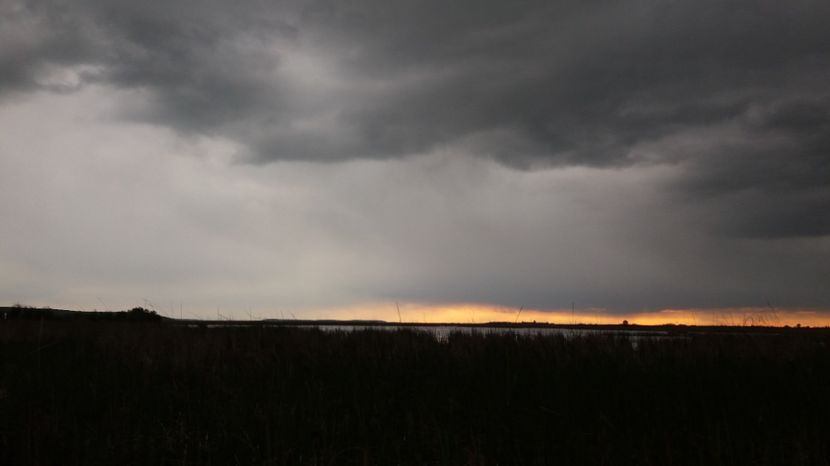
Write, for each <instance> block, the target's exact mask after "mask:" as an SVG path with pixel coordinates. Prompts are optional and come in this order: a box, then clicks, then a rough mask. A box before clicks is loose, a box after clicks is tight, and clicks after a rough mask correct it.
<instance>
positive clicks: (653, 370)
mask: <svg viewBox="0 0 830 466" xmlns="http://www.w3.org/2000/svg"><path fill="white" fill-rule="evenodd" d="M828 344H830V335H829V334H828V333H827V332H826V331H822V330H807V329H800V330H796V329H792V330H789V331H782V332H777V333H775V332H769V333H740V334H728V333H712V334H688V335H686V336H683V337H678V338H669V339H659V340H658V339H655V340H649V339H645V340H641V341H639V344H638V346H637V348H636V349H635V348H633V347H632V344H631V342H630V341H628V340H626V339H625V338H623V337H609V336H604V337H603V336H594V337H581V338H575V339H570V340H566V339H564V338H562V337H559V336H553V337H544V338H516V337H514V336H511V335H492V336H486V337H485V336H471V335H460V334H459V335H452V336H450V338H449V340H448V341H446V342H438V341H436V340H435V339H434V338H432V337H431V336H430V335H427V334H424V333H418V332H413V331H407V330H402V331H398V332H389V331H361V332H355V333H324V332H322V331H319V330H314V329H296V328H257V327H247V328H246V327H240V328H204V327H200V328H187V327H182V326H175V325H172V324H170V323H167V322H158V323H144V322H106V321H101V322H59V321H43V322H38V321H0V464H8V465H17V464H20V465H45V464H48V465H80V464H107V465H110V464H112V465H114V464H170V465H186V464H213V465H233V464H242V465H248V464H251V465H255V464H284V465H329V464H375V465H395V464H406V465H409V464H412V465H416V464H418V465H419V464H438V465H491V464H492V465H495V464H501V465H543V464H544V465H553V464H573V465H592V464H638V465H673V464H696V465H734V464H753V465H787V464H793V465H826V464H830V347H829V346H828Z"/></svg>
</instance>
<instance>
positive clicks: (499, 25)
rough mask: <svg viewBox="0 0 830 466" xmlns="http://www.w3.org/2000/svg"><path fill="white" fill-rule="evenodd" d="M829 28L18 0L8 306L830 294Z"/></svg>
mask: <svg viewBox="0 0 830 466" xmlns="http://www.w3.org/2000/svg"><path fill="white" fill-rule="evenodd" d="M828 24H830V2H828V1H827V0H816V1H810V0H789V1H786V2H785V1H780V0H751V1H724V0H694V1H692V0H674V1H671V0H670V1H666V0H642V1H626V2H620V1H586V0H573V1H569V0H564V1H562V0H560V1H550V0H545V1H510V2H507V1H488V0H475V1H473V0H470V1H452V2H447V1H432V0H393V1H390V0H358V1H340V0H305V1H264V0H256V1H254V0H251V1H234V2H230V1H225V0H221V1H219V0H216V1H210V0H208V1H204V0H202V1H165V2H137V1H127V0H66V1H62V0H54V1H48V0H43V1H30V2H27V1H14V0H0V298H2V301H4V303H5V304H10V303H14V302H20V303H24V304H34V305H51V306H55V307H76V308H85V309H90V308H126V307H132V306H134V305H144V304H146V303H151V304H153V305H155V306H157V307H159V308H160V309H168V308H173V307H178V306H179V304H183V306H185V307H186V309H188V312H190V313H192V314H193V315H202V316H215V313H216V309H236V310H254V311H255V312H256V313H257V315H260V316H263V317H274V316H277V317H278V316H279V315H278V314H279V313H281V312H292V313H294V314H295V315H297V316H298V317H299V316H302V315H304V313H306V314H307V315H317V314H313V313H312V312H316V311H319V310H320V309H328V310H337V309H354V308H355V307H359V306H361V305H367V306H368V305H370V304H371V305H378V304H379V303H380V304H379V305H384V304H383V303H394V302H395V301H400V302H402V303H420V304H423V305H433V304H435V305H437V304H441V305H451V304H453V303H458V304H460V303H475V304H481V305H491V306H499V307H508V308H509V307H519V306H525V307H526V308H532V309H539V310H546V309H548V310H555V309H567V308H570V306H571V303H574V302H576V303H578V304H577V306H579V307H580V308H592V309H599V310H603V311H604V312H608V313H633V312H642V311H653V310H660V309H666V308H672V309H679V308H696V309H719V308H735V307H767V306H774V307H776V308H781V309H785V308H790V309H812V310H818V311H821V310H825V311H826V310H828V309H830V286H828V283H830V84H829V83H830V27H828ZM237 317H239V316H238V315H237Z"/></svg>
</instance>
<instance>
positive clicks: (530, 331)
mask: <svg viewBox="0 0 830 466" xmlns="http://www.w3.org/2000/svg"><path fill="white" fill-rule="evenodd" d="M292 327H298V328H317V329H320V330H323V331H326V332H355V331H362V330H374V331H387V332H396V331H399V330H411V331H417V332H425V333H429V334H431V335H433V336H434V337H435V338H436V339H437V340H438V341H447V339H448V338H449V336H450V335H451V334H453V333H461V334H465V335H516V336H517V337H539V336H551V335H561V336H563V337H565V338H573V337H583V336H593V335H608V336H624V337H628V338H630V339H631V340H632V342H634V341H636V340H638V339H641V338H650V339H651V338H667V337H668V336H669V332H666V331H652V330H610V329H585V328H559V327H557V328H547V327H487V326H474V327H473V326H466V325H342V324H335V325H332V324H319V325H304V324H300V325H292ZM635 346H636V343H635Z"/></svg>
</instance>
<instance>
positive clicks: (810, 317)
mask: <svg viewBox="0 0 830 466" xmlns="http://www.w3.org/2000/svg"><path fill="white" fill-rule="evenodd" d="M309 317H310V318H315V319H338V320H384V321H387V322H398V321H400V322H405V323H461V324H470V323H474V324H483V323H487V322H520V323H521V322H523V323H532V322H537V323H551V324H620V323H622V322H623V320H627V321H628V322H629V323H630V324H638V325H661V324H677V325H703V326H705V325H727V326H785V325H789V326H796V325H799V324H800V325H802V326H811V327H825V326H830V309H815V310H814V309H807V310H803V309H784V310H771V309H768V308H750V307H746V308H724V309H662V310H657V311H642V312H636V313H610V312H608V311H607V310H605V309H575V310H574V311H573V312H571V310H570V309H551V310H542V309H521V311H520V310H519V309H518V308H508V307H503V306H489V305H483V304H473V303H459V304H419V303H399V304H397V305H396V304H395V303H394V302H393V303H375V304H369V305H363V306H353V307H347V308H337V309H321V310H318V311H316V312H312V313H309Z"/></svg>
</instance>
